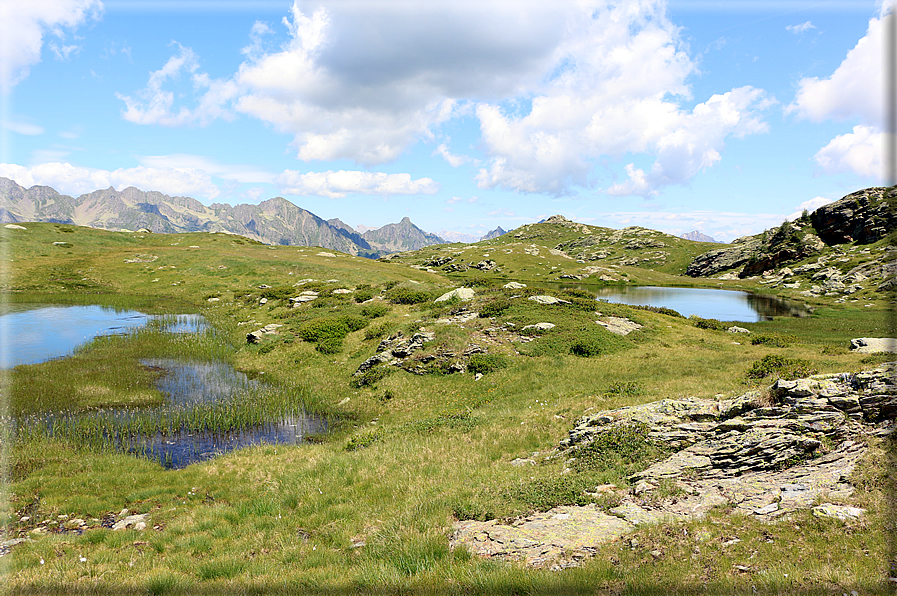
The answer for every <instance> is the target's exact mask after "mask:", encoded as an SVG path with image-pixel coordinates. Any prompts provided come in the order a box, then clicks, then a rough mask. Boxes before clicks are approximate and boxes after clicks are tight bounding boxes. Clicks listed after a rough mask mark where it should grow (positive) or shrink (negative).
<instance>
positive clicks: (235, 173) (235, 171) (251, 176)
mask: <svg viewBox="0 0 897 596" xmlns="http://www.w3.org/2000/svg"><path fill="white" fill-rule="evenodd" d="M138 161H139V162H140V164H141V165H143V166H147V167H150V168H156V169H176V168H182V169H183V168H187V169H192V170H197V171H202V172H205V173H207V174H210V175H212V176H217V177H218V178H223V179H225V180H235V181H237V182H243V183H247V184H264V183H272V182H274V177H275V174H274V173H273V172H267V171H265V170H262V169H260V168H258V167H256V166H250V165H240V164H222V163H218V162H216V161H214V160H212V159H209V158H208V157H205V156H204V155H190V154H185V153H175V154H172V155H145V156H143V157H139V158H138Z"/></svg>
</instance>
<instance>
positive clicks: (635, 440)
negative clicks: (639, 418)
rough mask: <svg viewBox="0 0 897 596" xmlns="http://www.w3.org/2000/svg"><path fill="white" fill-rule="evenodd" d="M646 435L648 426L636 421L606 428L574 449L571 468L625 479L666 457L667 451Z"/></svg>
mask: <svg viewBox="0 0 897 596" xmlns="http://www.w3.org/2000/svg"><path fill="white" fill-rule="evenodd" d="M648 433H649V428H648V425H646V424H643V423H640V422H630V423H620V424H615V425H613V426H610V427H608V428H606V429H605V430H604V432H602V433H601V434H599V435H597V436H596V437H595V438H594V439H592V441H591V442H589V443H586V444H585V445H583V446H581V447H579V448H578V449H577V450H576V452H575V457H576V461H574V462H573V468H574V469H576V470H580V471H585V470H591V471H595V470H601V471H610V472H613V473H615V474H617V475H618V478H620V479H621V480H622V479H625V478H626V477H627V476H630V475H631V474H634V473H635V472H638V471H640V470H643V469H645V468H646V467H647V466H649V465H650V464H652V463H654V462H655V461H659V460H660V459H662V458H663V457H665V456H666V455H668V450H667V449H665V448H664V447H663V445H662V444H661V443H658V442H657V441H654V440H652V439H651V438H650V437H649V436H648Z"/></svg>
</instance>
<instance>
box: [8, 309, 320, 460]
mask: <svg viewBox="0 0 897 596" xmlns="http://www.w3.org/2000/svg"><path fill="white" fill-rule="evenodd" d="M144 325H155V326H157V327H158V328H159V329H160V330H163V331H167V332H171V333H197V332H200V331H203V330H204V329H205V328H206V325H205V320H204V319H203V318H202V316H200V315H161V316H154V315H147V314H144V313H141V312H138V311H132V310H116V309H111V308H104V307H101V306H52V305H46V304H12V305H7V308H5V309H4V311H3V312H2V313H0V334H2V335H0V339H2V345H3V348H2V349H0V364H2V366H3V367H4V368H11V367H14V366H18V365H19V364H34V363H39V362H43V361H46V360H49V359H52V358H59V357H64V356H68V355H70V354H71V353H72V352H73V351H74V350H75V348H77V346H79V345H81V344H84V343H86V342H88V341H90V340H91V339H93V338H94V337H96V336H98V335H104V334H116V333H127V332H129V331H130V330H132V329H135V328H138V327H142V326H144ZM141 363H142V364H143V365H144V366H149V367H154V368H157V369H159V371H160V372H161V373H162V374H161V376H160V377H159V379H158V380H157V381H156V388H157V389H158V390H159V391H160V392H161V393H162V394H164V395H165V396H166V398H167V399H166V401H167V403H166V404H165V405H163V406H160V407H155V408H143V409H127V408H113V409H106V410H100V411H92V412H84V413H68V412H53V413H48V414H44V415H38V416H35V417H29V418H28V419H26V420H22V421H19V422H18V424H19V425H22V424H24V425H28V424H35V423H36V424H38V425H43V426H45V427H46V428H47V429H48V430H49V431H50V433H51V434H53V433H56V432H59V433H60V434H67V433H68V434H69V435H72V433H74V435H75V436H77V434H78V433H84V432H87V433H88V434H89V433H90V432H92V431H90V430H89V428H91V427H92V428H93V429H95V431H96V429H99V430H98V431H96V432H99V433H100V434H101V436H103V437H107V438H108V439H109V441H108V445H109V447H110V448H112V447H115V448H118V449H122V450H125V451H129V452H132V453H136V454H140V455H145V456H147V457H149V458H151V459H154V460H157V461H159V462H160V463H162V464H163V465H164V466H166V467H170V468H182V467H184V466H187V465H189V464H191V463H194V462H198V461H202V460H206V459H210V458H212V457H215V456H216V455H220V454H223V453H227V452H228V451H233V450H234V449H240V448H243V447H248V446H250V445H258V444H261V443H268V444H298V443H301V442H303V441H304V440H305V438H306V437H307V436H308V435H312V434H321V433H323V432H326V430H327V422H326V420H325V419H324V418H322V417H320V416H311V415H308V414H306V413H305V412H304V411H302V409H301V408H300V407H296V408H295V409H293V411H291V412H288V413H286V414H280V415H277V416H271V419H270V420H268V421H264V422H260V423H256V424H251V425H246V426H243V427H242V428H240V429H239V430H233V431H227V432H219V431H206V430H204V431H199V432H196V431H187V430H184V428H185V426H182V425H180V424H181V423H176V424H175V427H174V428H170V427H166V424H165V423H164V422H160V421H172V420H175V421H176V420H184V418H185V417H189V416H190V412H191V411H196V412H201V410H196V408H199V407H202V406H204V405H206V406H207V405H224V406H225V407H227V405H228V404H233V403H238V402H239V401H240V400H241V399H242V400H245V399H247V396H249V399H251V398H252V397H253V396H261V395H263V393H264V392H265V391H266V387H265V386H264V384H262V383H260V382H258V381H257V380H254V379H250V378H248V377H247V376H246V375H245V374H243V373H241V372H239V371H236V370H234V369H233V368H232V367H231V366H230V365H229V364H226V363H223V362H183V361H180V360H176V359H160V358H151V359H145V360H142V361H141ZM243 403H244V404H245V401H244V402H243ZM252 409H253V410H256V411H258V409H257V408H256V407H254V406H253V407H252ZM290 409H292V408H290ZM280 411H283V410H280ZM200 415H201V414H200ZM254 419H257V420H258V419H263V417H261V416H256V417H255V418H254ZM147 421H150V422H149V423H147ZM153 421H155V423H156V426H155V427H154V428H158V427H159V425H160V424H161V426H162V427H163V428H167V432H166V433H165V434H162V433H157V432H154V431H151V432H145V431H141V430H139V429H141V428H148V427H153V424H152V422H153ZM115 427H124V428H128V429H136V430H135V431H133V432H132V431H129V432H128V433H127V437H126V438H124V439H122V435H120V434H118V435H115V437H113V435H114V434H115V433H113V432H111V429H113V428H115ZM65 429H69V431H66V430H65ZM103 444H104V445H105V444H107V442H106V440H105V439H104V440H103Z"/></svg>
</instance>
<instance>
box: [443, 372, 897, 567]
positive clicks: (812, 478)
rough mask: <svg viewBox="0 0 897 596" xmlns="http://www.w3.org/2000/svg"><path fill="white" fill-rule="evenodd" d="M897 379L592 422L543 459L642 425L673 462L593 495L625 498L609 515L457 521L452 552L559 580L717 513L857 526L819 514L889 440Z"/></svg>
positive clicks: (753, 395)
mask: <svg viewBox="0 0 897 596" xmlns="http://www.w3.org/2000/svg"><path fill="white" fill-rule="evenodd" d="M895 372H897V363H893V362H892V363H888V364H884V365H882V366H879V367H878V368H875V369H873V370H870V371H865V372H862V373H856V374H852V373H841V374H829V375H816V376H814V377H810V378H807V379H798V380H795V381H777V382H776V383H775V384H774V385H773V386H772V387H771V388H770V389H769V399H767V400H761V399H760V398H761V393H760V392H759V391H752V392H748V393H745V394H743V395H740V396H738V397H735V398H733V399H721V400H705V399H696V398H689V399H683V400H661V401H658V402H653V403H649V404H643V405H638V406H629V407H624V408H618V409H616V410H606V411H602V412H598V413H596V414H592V415H590V416H586V417H584V418H581V419H580V420H579V421H578V422H577V424H576V426H575V427H574V428H573V429H572V430H570V432H569V435H568V436H567V437H566V438H565V439H563V440H562V441H561V442H560V445H559V448H558V449H557V450H556V451H555V452H554V453H552V454H550V455H549V456H548V457H547V458H546V459H555V458H563V459H565V460H567V461H569V458H571V457H573V458H576V457H577V455H578V453H579V450H580V449H582V448H583V447H585V446H587V445H588V444H589V443H591V442H592V441H594V440H595V439H597V438H598V437H600V436H602V435H603V434H605V433H611V432H614V430H615V429H616V428H618V427H620V426H621V425H643V426H644V428H646V429H647V433H648V439H649V440H652V441H655V442H657V443H658V444H661V445H665V446H667V447H669V448H670V449H672V450H673V453H672V454H670V455H669V456H668V457H666V458H665V459H663V460H661V461H658V462H655V463H654V464H652V465H650V466H648V467H647V468H646V469H645V470H643V471H641V472H639V473H637V474H634V475H633V476H632V477H631V478H630V479H629V480H630V481H631V482H632V484H633V488H632V489H631V490H628V491H623V490H620V489H617V487H615V486H613V485H602V486H599V487H596V489H595V493H596V494H597V493H608V492H613V493H614V494H615V495H616V496H617V497H618V498H619V504H618V505H617V506H615V507H613V508H611V509H609V510H608V511H607V512H604V511H602V510H601V509H599V508H598V507H597V506H596V505H595V504H589V505H586V506H584V507H574V506H569V507H557V508H555V509H552V510H550V511H548V512H545V513H537V514H534V515H531V516H528V517H525V518H522V519H519V520H517V521H515V522H513V523H510V524H502V523H500V522H499V521H497V520H490V521H485V522H478V521H461V522H458V523H456V524H455V531H454V534H453V536H452V542H451V544H452V545H453V546H456V545H464V546H466V547H467V548H469V549H470V550H471V551H473V552H475V553H477V554H479V555H480V556H483V557H488V558H496V559H506V560H514V561H520V562H523V563H525V564H527V565H529V566H533V567H547V568H551V569H562V568H565V567H571V566H576V565H578V564H579V562H580V561H582V560H583V559H585V558H587V557H588V556H590V554H591V553H593V552H594V551H595V549H596V547H597V546H598V545H600V544H603V543H605V542H609V541H612V540H616V539H618V538H620V537H622V536H625V535H626V534H627V533H629V532H632V531H634V530H635V529H636V528H637V527H638V526H641V525H645V524H656V523H675V522H687V521H688V520H691V519H695V518H698V517H701V516H703V515H705V514H706V513H707V512H708V511H709V510H710V509H711V508H713V507H717V506H729V507H732V508H733V509H734V510H736V511H738V512H740V513H742V514H744V515H748V516H752V517H758V518H761V519H770V520H771V519H776V518H778V517H779V516H787V515H788V514H789V513H790V512H793V511H795V510H797V509H809V508H813V507H814V506H816V507H815V509H814V514H816V515H828V516H833V517H836V518H838V519H841V520H842V521H845V522H850V521H851V520H853V519H857V518H859V517H860V516H861V515H862V510H861V509H858V508H855V507H842V506H836V505H832V504H831V503H826V504H823V505H818V503H819V501H820V500H821V499H846V498H849V497H850V495H851V494H852V493H853V492H854V487H853V486H852V485H851V484H850V483H849V481H848V478H849V477H850V475H851V474H852V472H853V470H854V468H855V466H856V464H857V462H858V461H859V460H860V458H861V457H862V456H863V455H864V453H865V452H866V449H867V448H866V445H865V443H864V442H862V441H860V440H859V438H860V437H861V436H862V435H865V434H869V433H875V434H889V433H890V432H892V431H893V430H894V417H895V416H897V380H895V376H894V375H895ZM761 401H771V402H772V403H771V405H761V404H760V402H761ZM661 483H667V484H669V483H672V484H673V485H674V486H675V488H676V489H677V491H678V493H679V494H678V495H675V496H667V497H657V498H651V495H652V491H655V490H656V489H657V488H658V486H660V485H661ZM587 494H589V495H593V493H587ZM593 496H595V495H593ZM817 510H818V511H817ZM609 514H612V515H609Z"/></svg>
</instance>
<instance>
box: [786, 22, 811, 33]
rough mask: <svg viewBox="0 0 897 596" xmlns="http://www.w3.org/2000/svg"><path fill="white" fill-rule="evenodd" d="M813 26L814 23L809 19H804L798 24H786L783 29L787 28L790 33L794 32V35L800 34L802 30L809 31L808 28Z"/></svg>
mask: <svg viewBox="0 0 897 596" xmlns="http://www.w3.org/2000/svg"><path fill="white" fill-rule="evenodd" d="M815 28H816V25H814V24H813V23H811V22H810V21H806V22H804V23H801V24H800V25H788V26H787V27H785V29H787V30H788V31H790V32H791V33H794V34H795V35H800V34H801V33H803V32H804V31H809V30H810V29H815Z"/></svg>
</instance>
